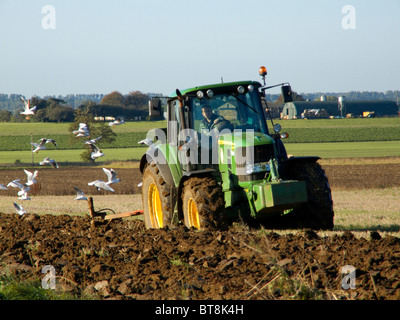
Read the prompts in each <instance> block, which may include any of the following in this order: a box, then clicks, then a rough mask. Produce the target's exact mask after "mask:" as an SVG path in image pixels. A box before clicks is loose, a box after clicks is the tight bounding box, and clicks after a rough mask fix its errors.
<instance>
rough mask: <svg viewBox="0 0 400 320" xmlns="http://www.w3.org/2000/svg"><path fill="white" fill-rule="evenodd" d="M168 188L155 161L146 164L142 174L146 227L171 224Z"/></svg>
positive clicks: (160, 226)
mask: <svg viewBox="0 0 400 320" xmlns="http://www.w3.org/2000/svg"><path fill="white" fill-rule="evenodd" d="M170 197H171V194H170V190H169V188H168V185H167V184H166V182H165V181H164V179H163V178H162V176H161V174H160V172H159V169H158V168H157V165H156V164H155V163H151V164H150V165H148V166H147V167H146V169H145V171H144V174H143V184H142V202H143V216H144V223H145V226H146V228H147V229H150V228H163V227H165V226H167V225H169V224H171V220H172V214H173V212H172V208H171V206H170V203H171V202H170Z"/></svg>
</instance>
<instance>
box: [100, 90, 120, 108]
mask: <svg viewBox="0 0 400 320" xmlns="http://www.w3.org/2000/svg"><path fill="white" fill-rule="evenodd" d="M99 104H107V105H110V106H123V105H124V96H123V95H122V94H121V93H119V92H118V91H113V92H111V93H110V94H107V95H106V96H104V97H103V99H101V101H100V103H99Z"/></svg>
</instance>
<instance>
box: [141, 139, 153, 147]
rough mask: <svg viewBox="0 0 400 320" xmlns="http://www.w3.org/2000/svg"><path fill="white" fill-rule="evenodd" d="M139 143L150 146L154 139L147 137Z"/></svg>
mask: <svg viewBox="0 0 400 320" xmlns="http://www.w3.org/2000/svg"><path fill="white" fill-rule="evenodd" d="M138 143H139V144H147V145H148V146H149V147H150V146H151V145H152V144H153V140H151V139H148V138H146V139H143V140H140V141H139V142H138Z"/></svg>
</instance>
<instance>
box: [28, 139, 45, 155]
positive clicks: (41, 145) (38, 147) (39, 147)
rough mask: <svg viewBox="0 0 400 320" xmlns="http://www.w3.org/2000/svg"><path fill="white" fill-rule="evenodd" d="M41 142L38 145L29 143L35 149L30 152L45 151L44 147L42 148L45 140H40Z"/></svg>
mask: <svg viewBox="0 0 400 320" xmlns="http://www.w3.org/2000/svg"><path fill="white" fill-rule="evenodd" d="M41 140H42V141H41V142H40V143H36V142H31V145H33V146H34V147H35V149H33V150H32V152H36V153H38V152H39V151H40V150H46V147H45V146H44V145H45V144H46V140H43V139H41Z"/></svg>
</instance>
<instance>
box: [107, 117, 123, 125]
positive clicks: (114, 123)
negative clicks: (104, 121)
mask: <svg viewBox="0 0 400 320" xmlns="http://www.w3.org/2000/svg"><path fill="white" fill-rule="evenodd" d="M124 123H125V121H124V119H121V118H118V119H115V120H114V121H111V122H109V123H108V125H109V126H110V127H112V126H116V125H120V124H124Z"/></svg>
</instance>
